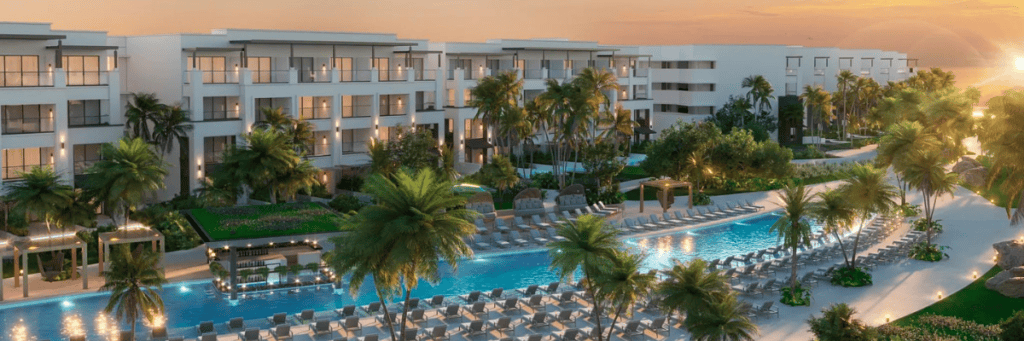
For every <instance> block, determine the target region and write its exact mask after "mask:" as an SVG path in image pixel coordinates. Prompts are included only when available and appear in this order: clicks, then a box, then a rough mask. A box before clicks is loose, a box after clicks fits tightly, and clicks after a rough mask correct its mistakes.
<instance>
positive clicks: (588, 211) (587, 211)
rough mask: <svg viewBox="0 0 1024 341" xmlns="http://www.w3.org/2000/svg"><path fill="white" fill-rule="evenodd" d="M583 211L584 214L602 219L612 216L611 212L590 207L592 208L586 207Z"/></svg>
mask: <svg viewBox="0 0 1024 341" xmlns="http://www.w3.org/2000/svg"><path fill="white" fill-rule="evenodd" d="M582 210H583V213H585V214H590V215H595V216H598V217H602V218H604V217H607V216H609V215H611V213H610V212H605V211H601V210H598V209H596V208H593V207H590V206H587V207H584V208H582Z"/></svg>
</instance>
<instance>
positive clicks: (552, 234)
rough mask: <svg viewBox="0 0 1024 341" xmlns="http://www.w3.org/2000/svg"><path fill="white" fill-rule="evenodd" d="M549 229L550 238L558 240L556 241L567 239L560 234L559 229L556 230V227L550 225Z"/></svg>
mask: <svg viewBox="0 0 1024 341" xmlns="http://www.w3.org/2000/svg"><path fill="white" fill-rule="evenodd" d="M547 231H548V238H549V239H551V240H553V241H556V242H560V241H564V240H565V237H562V236H560V235H558V231H555V229H554V228H551V227H549V228H547Z"/></svg>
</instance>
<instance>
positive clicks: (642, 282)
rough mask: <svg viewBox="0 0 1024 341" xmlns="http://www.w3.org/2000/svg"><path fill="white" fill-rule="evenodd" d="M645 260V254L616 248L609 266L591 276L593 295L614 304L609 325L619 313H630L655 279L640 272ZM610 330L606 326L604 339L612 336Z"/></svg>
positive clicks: (614, 321)
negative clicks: (606, 333) (613, 314)
mask: <svg viewBox="0 0 1024 341" xmlns="http://www.w3.org/2000/svg"><path fill="white" fill-rule="evenodd" d="M646 259H647V255H645V254H638V253H629V252H627V251H622V250H619V251H616V252H615V253H614V256H612V257H611V259H610V260H611V266H610V267H608V268H606V269H603V270H602V271H601V272H600V274H599V275H598V276H597V277H596V278H594V286H596V287H597V294H598V295H599V296H602V301H605V302H608V304H609V305H611V306H613V307H615V317H614V318H612V324H611V325H613V326H614V325H615V323H616V322H618V320H619V316H621V315H622V314H623V313H625V314H626V316H627V317H628V316H630V315H631V314H632V313H633V309H632V307H633V305H635V304H636V302H638V301H639V300H640V298H641V297H644V296H647V295H648V294H649V293H650V292H651V290H653V289H654V286H655V283H656V282H657V280H658V279H657V278H656V277H655V276H654V274H649V273H640V268H641V267H642V266H643V264H644V261H645V260H646ZM613 329H614V328H608V337H607V339H608V340H611V339H612V330H613Z"/></svg>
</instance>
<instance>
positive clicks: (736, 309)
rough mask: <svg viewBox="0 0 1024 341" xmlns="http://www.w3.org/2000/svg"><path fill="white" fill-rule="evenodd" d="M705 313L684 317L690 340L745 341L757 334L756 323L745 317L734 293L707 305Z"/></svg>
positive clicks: (744, 312)
mask: <svg viewBox="0 0 1024 341" xmlns="http://www.w3.org/2000/svg"><path fill="white" fill-rule="evenodd" d="M708 308H709V309H708V312H707V314H704V315H701V316H699V317H698V318H689V317H687V319H686V322H685V323H686V330H688V331H689V332H690V340H697V341H746V340H753V339H754V336H757V335H758V329H757V325H756V324H754V323H753V322H751V321H750V318H749V317H747V313H746V311H744V310H745V309H744V308H743V307H742V306H741V305H740V303H739V302H738V301H737V300H736V296H735V295H732V294H730V295H722V296H721V298H720V299H718V300H716V301H715V302H714V304H712V305H710V306H709V307H708Z"/></svg>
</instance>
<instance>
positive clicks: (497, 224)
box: [494, 218, 512, 232]
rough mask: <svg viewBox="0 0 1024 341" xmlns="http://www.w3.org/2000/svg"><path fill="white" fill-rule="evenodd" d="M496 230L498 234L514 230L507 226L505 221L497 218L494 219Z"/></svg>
mask: <svg viewBox="0 0 1024 341" xmlns="http://www.w3.org/2000/svg"><path fill="white" fill-rule="evenodd" d="M494 228H496V229H498V232H508V231H510V230H512V229H510V228H508V225H505V219H501V218H497V219H494Z"/></svg>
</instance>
